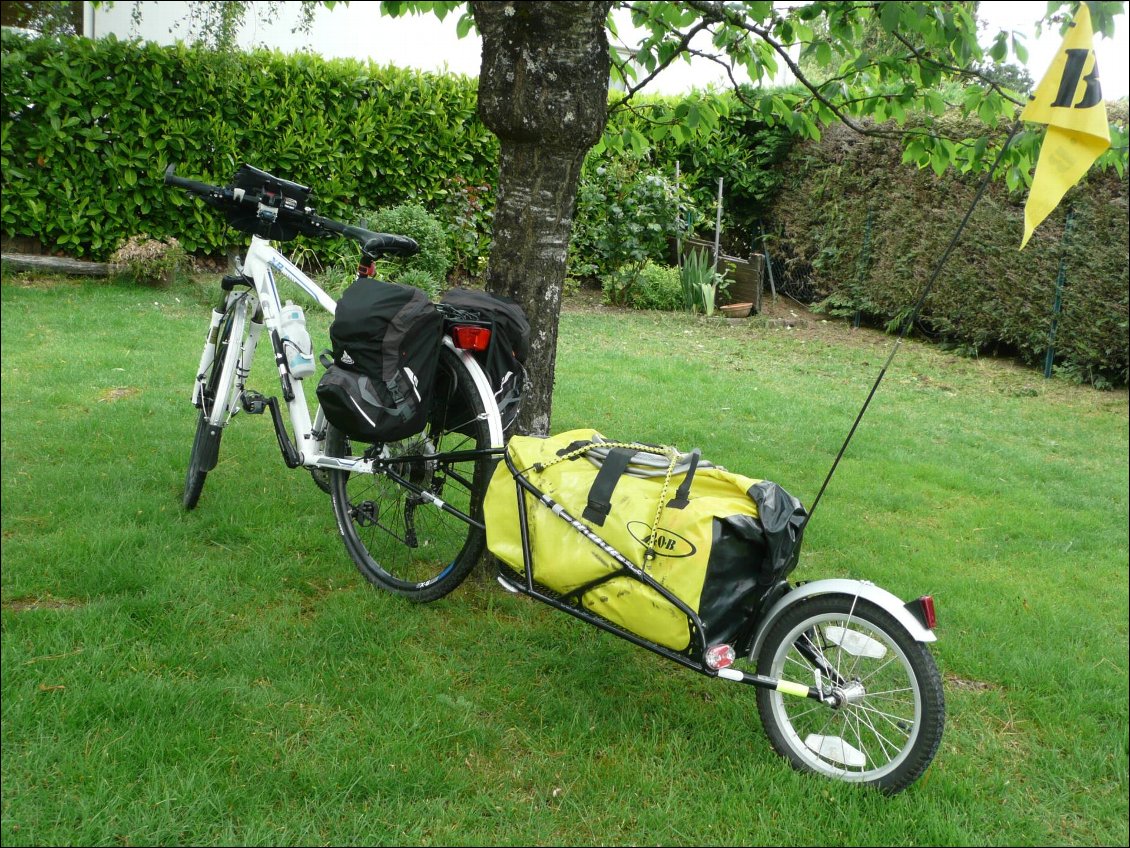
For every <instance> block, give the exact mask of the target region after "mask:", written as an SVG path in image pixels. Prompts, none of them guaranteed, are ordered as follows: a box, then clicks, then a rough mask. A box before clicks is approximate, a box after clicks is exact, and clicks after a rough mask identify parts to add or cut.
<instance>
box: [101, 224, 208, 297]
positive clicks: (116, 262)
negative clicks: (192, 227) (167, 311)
mask: <svg viewBox="0 0 1130 848" xmlns="http://www.w3.org/2000/svg"><path fill="white" fill-rule="evenodd" d="M188 270H189V258H188V254H187V253H185V250H184V248H183V247H181V244H180V242H179V241H177V240H176V239H175V238H172V237H170V238H165V239H154V238H150V237H149V235H148V234H147V233H141V234H140V235H136V236H132V237H131V238H129V239H127V240H126V242H125V243H124V244H123V245H122V246H121V247H119V248H118V249H117V250H115V251H114V252H113V254H111V256H110V273H111V276H113V277H114V278H115V279H118V280H124V281H128V282H132V283H137V284H139V285H146V286H167V285H170V284H171V283H175V282H177V281H178V280H179V279H181V278H182V277H183V276H185V275H186V274H187V273H188Z"/></svg>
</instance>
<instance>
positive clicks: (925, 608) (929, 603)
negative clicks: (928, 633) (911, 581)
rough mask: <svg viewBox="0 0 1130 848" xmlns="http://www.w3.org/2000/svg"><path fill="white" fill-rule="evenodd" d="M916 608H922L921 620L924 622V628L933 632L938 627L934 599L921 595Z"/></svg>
mask: <svg viewBox="0 0 1130 848" xmlns="http://www.w3.org/2000/svg"><path fill="white" fill-rule="evenodd" d="M918 606H920V607H921V608H922V618H923V619H925V621H926V626H927V627H929V628H930V629H931V630H933V629H934V628H935V627H937V626H938V614H937V613H936V612H935V611H934V599H933V598H932V597H930V596H929V595H923V596H922V597H921V598H919V599H918Z"/></svg>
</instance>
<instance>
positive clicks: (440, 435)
mask: <svg viewBox="0 0 1130 848" xmlns="http://www.w3.org/2000/svg"><path fill="white" fill-rule="evenodd" d="M490 446H491V445H490V430H489V426H488V423H487V420H486V411H485V405H484V403H483V400H482V398H481V397H480V396H479V394H478V392H477V390H476V389H475V384H474V381H473V380H472V378H471V374H470V372H469V371H468V370H467V367H466V365H464V364H463V362H462V360H461V359H460V358H459V355H458V354H457V353H456V352H455V351H453V350H450V349H449V348H447V347H443V348H441V349H440V357H439V363H438V367H437V373H436V384H435V392H434V397H433V402H432V410H431V412H430V414H429V417H428V422H427V424H426V425H425V427H424V430H423V431H421V432H420V433H419V434H417V435H416V436H412V437H409V438H407V439H403V440H401V441H398V442H392V443H385V444H368V443H365V442H360V441H356V440H352V439H350V438H348V437H347V436H346V435H345V434H344V433H342V432H341V431H340V430H338V429H337V428H336V427H333V426H332V425H331V426H330V427H329V428H328V430H327V433H326V453H327V455H329V456H332V457H346V456H361V455H367V456H373V457H377V456H381V455H387V456H391V457H396V458H399V459H400V460H401V461H400V462H397V463H395V464H393V465H392V466H391V469H392V470H393V471H395V472H396V473H397V474H399V475H401V476H402V477H404V478H405V479H408V480H410V481H411V482H412V483H414V484H415V485H417V486H418V487H419V488H421V489H423V490H425V491H428V492H430V493H431V494H432V495H434V496H435V497H436V498H440V499H442V500H443V501H444V502H445V503H447V504H449V505H451V506H454V507H456V508H457V509H459V510H461V511H463V512H464V513H465V514H466V515H468V516H470V517H471V518H472V519H474V520H475V521H478V522H480V523H481V522H482V515H483V509H482V504H483V495H484V494H485V492H486V486H487V482H488V481H489V479H490V472H491V470H492V469H493V467H494V460H493V459H491V458H490V457H489V456H487V455H483V456H480V457H475V458H469V459H463V460H459V459H452V460H448V459H445V455H446V454H450V453H451V452H453V451H469V450H484V449H487V448H489V447H490ZM386 451H387V454H386V453H385V452H386ZM330 478H331V479H330V497H331V499H332V501H333V507H334V516H335V517H336V519H337V523H338V529H339V531H340V532H341V536H342V539H343V540H344V542H345V547H346V550H347V551H348V552H349V556H350V557H351V558H352V560H353V561H354V563H355V564H356V565H357V568H358V570H359V571H360V572H361V574H362V575H364V577H365V578H366V579H367V580H368V581H369V582H370V583H372V584H373V585H374V586H377V587H379V588H381V589H384V590H386V591H389V592H391V593H393V594H395V595H399V596H401V597H404V598H407V599H409V600H411V601H415V602H418V603H426V602H429V601H434V600H437V599H438V598H442V597H443V596H444V595H446V594H448V593H449V592H451V591H452V590H453V589H455V588H456V587H457V586H459V584H460V583H462V582H463V580H464V579H466V577H467V575H468V574H470V572H471V570H472V569H473V568H474V567H475V564H476V563H477V562H478V560H479V558H480V556H481V555H482V552H483V548H484V545H485V541H486V534H485V532H484V531H483V530H481V529H478V528H476V527H474V526H472V525H471V524H468V523H466V522H465V521H463V520H462V519H460V518H459V517H457V516H454V515H451V514H449V513H448V512H445V511H443V510H442V509H439V508H437V507H436V506H435V505H434V504H433V503H430V502H429V501H428V500H427V499H424V498H421V497H420V496H419V495H415V494H413V493H412V492H411V491H409V490H408V489H407V488H406V487H404V486H403V485H401V484H400V483H398V482H397V481H395V480H394V479H392V478H391V477H389V476H388V475H387V474H383V473H380V472H378V473H374V474H351V473H350V472H348V471H338V470H334V471H331V472H330Z"/></svg>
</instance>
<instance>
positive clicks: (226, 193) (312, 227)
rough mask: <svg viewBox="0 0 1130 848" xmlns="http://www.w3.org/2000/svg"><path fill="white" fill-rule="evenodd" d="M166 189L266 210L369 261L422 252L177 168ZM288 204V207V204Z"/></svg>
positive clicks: (168, 174) (410, 243)
mask: <svg viewBox="0 0 1130 848" xmlns="http://www.w3.org/2000/svg"><path fill="white" fill-rule="evenodd" d="M165 185H171V186H176V187H177V188H182V189H184V190H185V191H188V192H190V193H192V194H195V195H198V196H199V197H200V198H201V199H202V200H204V202H205V203H208V204H209V205H211V206H215V207H217V208H221V209H228V210H229V211H231V210H238V209H240V207H246V208H247V209H248V210H249V211H250V210H255V212H256V214H258V215H260V216H262V215H264V213H265V212H266V211H267V210H270V214H271V215H273V216H274V217H278V218H283V219H289V220H290V221H292V222H293V223H296V224H298V225H300V229H301V231H302V232H303V233H305V234H306V235H321V236H325V235H330V234H335V235H343V236H347V237H348V238H351V239H353V240H354V241H355V242H357V243H358V244H359V245H361V250H362V251H363V252H364V253H365V254H366V255H367V256H370V257H373V258H377V257H379V256H381V255H382V254H391V255H393V256H413V255H415V254H416V253H419V252H420V246H419V244H417V243H416V241H415V239H412V238H409V237H408V236H400V235H395V234H393V233H376V232H373V231H372V230H367V229H365V228H364V227H357V226H354V225H352V224H345V223H342V222H341V221H334V220H333V219H331V218H323V217H322V216H321V215H318V214H316V213H315V212H314V209H313V208H311V207H309V206H301V207H300V206H298V204H297V202H296V201H295V200H294V199H293V198H287V197H285V196H283V195H280V194H270V193H268V192H266V191H255V190H248V189H243V188H230V187H224V186H215V185H210V184H208V183H202V182H199V181H197V180H189V179H185V178H184V177H178V176H177V174H176V165H175V164H170V165H169V166H168V167H167V168H165ZM288 201H289V203H288Z"/></svg>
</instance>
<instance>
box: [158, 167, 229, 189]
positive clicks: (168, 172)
mask: <svg viewBox="0 0 1130 848" xmlns="http://www.w3.org/2000/svg"><path fill="white" fill-rule="evenodd" d="M176 172H177V166H176V165H169V167H167V168H166V169H165V185H171V186H177V187H178V188H183V189H186V190H188V191H191V192H194V193H196V194H223V193H224V189H222V188H220V187H219V186H214V185H208V183H201V182H197V181H196V180H186V179H185V178H184V177H178V176H177V173H176Z"/></svg>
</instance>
